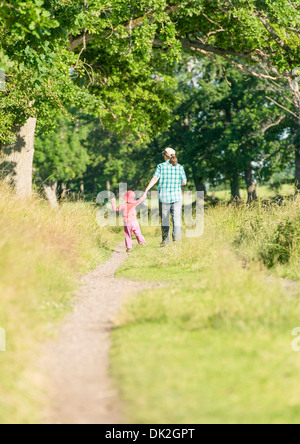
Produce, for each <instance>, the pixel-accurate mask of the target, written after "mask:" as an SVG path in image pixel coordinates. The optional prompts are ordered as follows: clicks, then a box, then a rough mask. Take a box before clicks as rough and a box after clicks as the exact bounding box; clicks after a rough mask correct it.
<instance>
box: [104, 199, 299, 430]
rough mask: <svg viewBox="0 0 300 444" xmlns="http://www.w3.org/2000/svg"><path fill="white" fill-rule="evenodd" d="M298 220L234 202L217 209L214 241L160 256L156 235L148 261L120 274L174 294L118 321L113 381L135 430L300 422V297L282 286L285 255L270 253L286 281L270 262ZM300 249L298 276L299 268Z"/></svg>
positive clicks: (279, 208) (211, 214)
mask: <svg viewBox="0 0 300 444" xmlns="http://www.w3.org/2000/svg"><path fill="white" fill-rule="evenodd" d="M298 215H299V201H298V200H293V201H286V202H283V203H281V204H280V205H279V204H277V205H267V204H262V203H258V204H257V205H253V206H248V205H241V206H231V205H230V206H229V205H223V204H222V205H219V206H217V207H215V208H211V209H208V210H207V212H206V220H205V225H206V228H205V234H204V236H203V237H202V238H199V239H195V240H189V239H184V241H183V242H182V244H181V245H178V246H172V247H170V248H169V249H160V248H159V247H158V243H159V237H157V236H156V233H154V232H152V234H150V231H149V232H148V236H147V234H146V237H148V239H147V240H148V244H149V248H148V250H147V254H146V255H145V253H144V252H141V251H139V250H137V251H136V252H134V254H133V255H132V256H131V257H130V259H129V261H128V262H127V263H126V264H125V265H124V266H123V268H122V270H121V271H120V275H122V276H129V277H131V278H135V279H137V278H138V279H148V280H158V281H161V282H163V283H164V285H165V286H164V287H162V288H157V289H152V290H149V291H147V292H144V293H142V294H140V295H139V296H138V297H137V298H135V299H132V300H130V299H129V301H128V302H127V304H126V305H125V307H124V309H123V310H122V311H121V313H120V314H119V316H118V317H117V319H116V321H115V325H116V329H115V331H114V347H113V351H112V360H113V373H114V375H115V378H116V380H117V381H118V383H119V385H120V387H121V390H122V393H123V397H124V400H125V401H126V405H127V415H128V421H130V422H141V423H205V422H208V423H248V422H250V423H289V422H292V423H297V422H298V421H299V414H300V402H299V399H300V389H299V384H298V372H299V366H300V360H299V359H300V358H299V354H297V353H294V352H293V351H292V349H291V338H292V337H291V332H292V330H293V329H294V328H295V327H298V325H299V320H300V304H299V296H300V290H299V287H298V286H297V285H296V284H295V285H289V286H286V285H284V282H283V281H282V280H281V279H280V278H277V277H276V274H280V275H282V273H283V270H282V268H281V267H282V266H283V264H282V263H281V261H280V257H281V256H280V255H279V256H278V255H277V253H273V251H271V252H270V253H268V254H271V255H274V262H273V265H272V270H273V271H274V276H270V274H269V268H268V267H271V264H269V263H266V262H265V260H264V257H263V252H265V253H266V252H268V251H269V248H270V246H272V245H273V244H272V242H275V241H274V239H275V240H276V239H277V234H276V233H278V230H281V228H279V227H282V226H284V227H289V225H284V224H285V222H284V221H286V220H290V221H294V222H295V223H292V226H293V230H294V228H295V227H296V226H298V225H297V224H298V222H297V221H298V219H297V218H298ZM287 230H288V233H290V232H289V229H288V228H287ZM296 230H297V229H296V228H295V232H296ZM292 232H293V233H294V231H292ZM293 236H294V234H293ZM283 239H286V238H285V236H284V237H283ZM294 239H295V241H293V243H292V246H291V252H290V253H291V254H290V255H289V257H287V258H286V260H287V262H286V263H285V267H286V270H292V269H293V267H294V266H295V264H298V267H299V257H300V255H299V249H298V248H299V244H298V240H297V236H294ZM278 267H279V268H278ZM290 273H291V274H290V276H293V277H295V278H296V277H297V276H296V275H294V274H292V272H291V271H290ZM133 363H134V365H133Z"/></svg>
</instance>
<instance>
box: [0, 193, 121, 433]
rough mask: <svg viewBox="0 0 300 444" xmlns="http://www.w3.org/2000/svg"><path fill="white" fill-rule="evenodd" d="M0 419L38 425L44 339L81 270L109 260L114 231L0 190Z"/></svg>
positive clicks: (84, 208)
mask: <svg viewBox="0 0 300 444" xmlns="http://www.w3.org/2000/svg"><path fill="white" fill-rule="evenodd" d="M0 216H1V217H0V295H1V310H0V327H1V328H3V329H5V331H6V352H1V353H0V393H1V396H0V423H1V424H6V423H9V424H11V423H13V424H16V423H22V424H26V423H31V424H32V423H37V422H39V420H40V419H41V418H40V411H41V406H43V405H44V402H46V401H45V399H44V393H43V388H44V384H43V380H42V375H41V372H40V367H39V365H40V362H39V359H40V352H41V350H42V344H43V343H44V342H45V341H46V340H48V339H49V338H53V337H54V336H55V334H56V331H57V326H58V325H59V322H60V321H62V320H63V319H64V316H65V315H66V314H67V313H68V312H69V311H70V310H71V307H72V305H71V301H72V298H73V294H74V290H75V289H77V288H78V283H79V277H80V275H82V274H84V273H86V272H88V271H89V270H90V269H92V268H95V267H96V265H97V264H99V263H100V262H102V261H104V260H105V259H106V258H108V257H109V254H110V253H111V250H112V249H113V246H114V245H115V235H112V233H111V232H110V231H107V230H101V229H100V228H99V227H98V225H97V224H96V209H95V208H94V207H93V206H92V205H89V204H86V203H83V202H76V203H65V204H63V205H62V207H61V210H60V211H59V212H56V211H54V210H52V209H51V208H50V207H49V205H48V204H47V203H46V202H44V201H42V200H41V199H40V198H38V197H35V198H34V199H33V200H30V201H28V202H27V201H25V202H21V201H20V200H19V199H17V198H16V197H15V196H14V195H13V194H12V192H11V191H9V190H8V189H7V188H6V187H5V186H3V185H2V186H1V187H0Z"/></svg>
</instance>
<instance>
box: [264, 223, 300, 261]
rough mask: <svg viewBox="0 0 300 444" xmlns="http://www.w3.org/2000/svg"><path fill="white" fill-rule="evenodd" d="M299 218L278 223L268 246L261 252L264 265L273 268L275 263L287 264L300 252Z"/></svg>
mask: <svg viewBox="0 0 300 444" xmlns="http://www.w3.org/2000/svg"><path fill="white" fill-rule="evenodd" d="M299 227H300V217H299V215H298V217H297V218H296V219H295V220H290V219H289V218H288V219H286V220H284V221H283V222H280V223H279V224H278V226H277V228H276V230H275V232H274V233H273V234H272V237H271V239H270V244H269V245H268V247H267V248H266V250H265V251H262V252H261V258H262V260H263V262H264V264H265V265H267V266H268V267H270V268H271V267H273V266H274V265H275V264H276V263H279V264H287V263H289V262H290V259H291V257H292V256H293V255H294V254H298V256H299V252H300V228H299Z"/></svg>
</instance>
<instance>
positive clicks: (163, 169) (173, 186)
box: [145, 148, 187, 247]
mask: <svg viewBox="0 0 300 444" xmlns="http://www.w3.org/2000/svg"><path fill="white" fill-rule="evenodd" d="M162 154H163V156H164V159H165V162H164V163H161V164H159V165H158V166H157V168H156V171H155V174H154V176H153V178H152V180H151V181H150V183H149V185H148V186H147V188H146V191H145V194H147V193H148V191H149V190H151V188H152V187H154V185H155V184H156V183H157V182H158V181H159V187H158V191H159V202H160V214H161V220H162V243H161V246H162V247H164V246H166V245H170V214H171V216H172V220H173V241H174V242H178V241H179V240H180V239H181V215H182V188H181V187H182V186H185V185H186V184H187V178H186V174H185V171H184V168H183V166H181V165H179V164H178V159H177V157H176V152H175V151H174V150H173V149H172V148H167V149H166V150H165V151H164V152H163V153H162Z"/></svg>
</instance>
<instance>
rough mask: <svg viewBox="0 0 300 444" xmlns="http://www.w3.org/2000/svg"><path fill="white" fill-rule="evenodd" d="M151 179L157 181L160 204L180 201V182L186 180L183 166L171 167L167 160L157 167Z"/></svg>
mask: <svg viewBox="0 0 300 444" xmlns="http://www.w3.org/2000/svg"><path fill="white" fill-rule="evenodd" d="M153 177H155V178H156V179H159V187H158V191H159V200H160V202H166V203H173V202H179V201H180V200H182V189H181V182H183V181H186V180H187V178H186V174H185V171H184V168H183V166H181V165H177V166H173V165H171V164H170V161H169V160H168V161H167V162H164V163H161V164H160V165H158V166H157V168H156V171H155V174H154V176H153Z"/></svg>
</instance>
